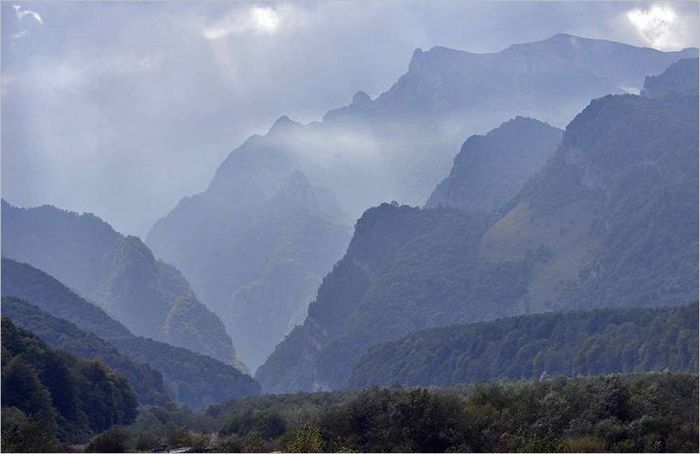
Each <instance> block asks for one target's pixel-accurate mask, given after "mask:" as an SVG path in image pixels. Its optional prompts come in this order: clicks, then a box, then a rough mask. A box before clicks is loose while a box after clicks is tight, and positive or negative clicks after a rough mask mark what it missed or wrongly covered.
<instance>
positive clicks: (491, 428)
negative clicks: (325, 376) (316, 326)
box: [207, 373, 698, 452]
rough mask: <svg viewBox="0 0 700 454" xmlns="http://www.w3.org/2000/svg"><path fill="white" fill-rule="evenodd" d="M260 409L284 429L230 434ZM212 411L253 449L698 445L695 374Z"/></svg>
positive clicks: (318, 399) (290, 399) (238, 405)
mask: <svg viewBox="0 0 700 454" xmlns="http://www.w3.org/2000/svg"><path fill="white" fill-rule="evenodd" d="M255 415H257V417H256V416H255ZM260 415H265V417H269V416H270V415H277V417H279V418H280V419H281V420H282V421H284V427H285V431H284V432H283V433H281V434H279V435H278V436H276V437H272V438H265V437H263V435H262V433H261V432H260V431H259V430H258V429H256V428H254V427H253V425H251V424H248V425H246V424H240V423H238V424H236V425H235V427H236V430H238V431H239V432H237V433H233V434H232V433H231V430H232V427H233V426H232V425H231V424H230V422H231V421H239V422H240V421H256V420H260ZM207 416H208V417H210V418H211V420H210V421H211V422H210V427H212V428H215V427H220V429H219V434H218V437H217V438H218V439H220V441H219V443H220V444H219V445H218V446H221V447H223V446H224V443H230V444H231V446H232V448H233V450H235V451H238V450H241V449H242V450H244V451H246V452H248V451H252V452H257V451H259V450H262V449H265V450H268V451H273V450H282V451H286V452H610V451H612V452H620V451H622V452H630V451H631V452H649V451H672V452H696V451H697V449H698V377H697V375H688V374H674V373H646V374H634V375H608V376H594V377H583V378H557V379H552V380H540V381H519V382H495V383H480V384H472V385H460V386H457V387H452V388H442V389H430V390H428V389H402V388H400V387H392V388H384V389H380V388H371V389H367V390H364V391H357V392H347V391H345V392H334V393H312V394H303V393H299V394H289V395H276V396H256V397H249V398H246V399H243V400H241V401H233V402H229V403H226V404H224V405H219V406H215V407H211V408H210V409H209V410H208V411H207ZM225 440H227V441H225Z"/></svg>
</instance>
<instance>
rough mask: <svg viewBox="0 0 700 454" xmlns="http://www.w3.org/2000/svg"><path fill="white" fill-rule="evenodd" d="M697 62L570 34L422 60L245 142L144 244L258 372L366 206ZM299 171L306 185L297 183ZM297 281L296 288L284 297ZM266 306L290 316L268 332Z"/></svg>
mask: <svg viewBox="0 0 700 454" xmlns="http://www.w3.org/2000/svg"><path fill="white" fill-rule="evenodd" d="M696 55H697V50H696V49H687V50H684V51H681V52H660V51H657V50H653V49H646V48H637V47H633V46H628V45H624V44H619V43H614V42H610V41H601V40H591V39H584V38H578V37H574V36H569V35H555V36H553V37H552V38H550V39H547V40H545V41H541V42H536V43H528V44H522V45H515V46H511V47H509V48H508V49H505V50H503V51H501V52H496V53H491V54H474V53H470V52H465V51H459V50H453V49H446V48H442V47H436V48H433V49H431V50H428V51H425V52H424V51H421V50H416V51H415V52H414V54H413V57H412V59H411V61H410V63H409V65H408V70H407V72H406V74H404V75H403V76H401V78H400V79H399V80H398V81H397V82H396V83H395V84H394V85H393V86H392V87H391V88H390V89H389V90H387V91H386V92H385V93H382V94H381V95H380V96H378V97H377V98H376V99H371V98H370V97H369V96H367V95H366V94H364V93H362V92H359V93H357V94H356V95H355V96H354V97H353V100H352V103H351V104H350V105H348V106H345V107H341V108H339V109H334V110H331V111H329V112H328V113H327V114H326V115H325V117H324V119H323V121H322V122H313V123H310V124H308V125H301V124H299V123H296V122H294V121H292V120H290V119H289V118H288V117H282V118H280V119H279V120H278V121H277V122H276V123H275V124H274V125H273V126H272V128H271V129H270V131H269V132H268V133H267V134H266V135H264V136H253V137H251V138H249V139H248V140H247V141H246V142H245V143H244V144H243V145H241V146H240V147H239V148H237V149H236V150H234V151H233V152H232V153H231V154H230V155H229V156H228V157H227V159H226V160H225V161H224V162H223V163H222V164H221V166H220V167H219V169H218V170H217V172H216V175H215V177H214V179H213V180H212V182H211V184H210V185H209V187H208V188H207V189H206V190H205V191H204V192H202V193H201V194H197V195H194V196H192V197H187V198H184V199H183V200H181V201H180V203H178V205H177V206H176V207H175V208H174V209H173V210H172V211H171V212H170V213H168V214H167V215H166V216H164V217H163V218H162V219H160V220H159V221H158V222H157V223H156V224H155V225H154V227H153V228H152V230H151V232H150V233H149V235H148V237H147V239H146V242H147V244H148V245H149V246H150V247H151V249H152V250H153V251H154V253H155V254H156V256H158V257H160V258H162V259H163V260H165V261H167V262H169V263H172V264H174V265H175V266H177V267H178V268H179V269H180V270H182V272H183V273H184V274H185V276H187V278H188V280H189V281H190V282H191V283H192V285H193V288H194V290H195V291H196V293H197V294H198V295H200V296H202V298H203V300H204V301H205V302H206V303H207V304H208V305H209V306H210V308H212V309H213V310H214V311H215V312H216V313H217V314H218V315H219V316H221V317H222V319H223V320H224V323H225V324H226V326H227V328H228V329H229V332H230V333H231V336H232V337H233V339H234V343H235V345H236V346H237V348H238V349H239V353H240V355H241V356H242V358H243V359H244V360H245V361H246V362H247V363H249V364H250V365H251V367H252V368H255V366H256V365H257V364H260V363H261V361H262V360H263V358H265V356H266V355H267V354H269V352H270V351H271V346H272V345H274V344H275V343H276V342H278V341H279V340H281V339H282V338H283V337H284V335H285V334H286V333H287V332H288V329H289V328H290V327H291V326H293V325H294V323H296V322H297V321H298V320H299V319H300V318H299V314H302V316H303V314H304V311H305V308H306V306H307V305H308V304H309V302H310V301H311V300H312V299H313V295H314V293H315V290H316V287H317V285H318V283H319V282H320V277H321V276H323V275H324V274H325V273H327V272H328V271H329V270H330V269H331V266H332V264H333V263H335V262H336V261H337V260H338V259H339V258H340V257H341V256H342V254H343V252H344V251H345V248H346V246H347V242H348V240H349V238H350V233H349V232H350V230H351V226H352V224H353V223H354V222H355V220H356V219H357V218H358V217H359V216H360V215H361V214H362V213H363V212H364V210H365V209H366V208H367V207H369V206H373V205H377V204H379V203H381V202H383V201H388V200H398V201H400V202H401V203H409V204H414V205H422V204H423V203H424V202H425V200H426V199H427V198H428V196H429V195H430V193H431V192H432V191H433V190H434V188H435V185H436V184H437V183H438V182H439V181H440V180H441V179H442V178H444V176H445V175H447V174H448V172H449V169H450V164H451V162H452V159H453V157H454V153H455V151H456V150H457V149H458V147H459V145H460V144H461V143H462V142H463V141H464V139H465V137H468V136H470V135H472V134H475V133H482V132H485V131H488V130H490V129H492V128H494V127H496V126H497V125H499V124H501V123H502V122H503V120H504V119H507V118H513V117H515V116H517V115H526V116H529V117H533V118H538V119H540V120H543V121H547V122H549V123H550V124H552V125H555V126H563V125H565V124H567V123H568V122H569V121H570V120H571V118H572V117H573V116H574V115H575V114H576V113H577V112H579V111H580V110H581V109H582V108H583V107H584V106H585V105H586V104H587V103H588V102H589V100H590V99H591V98H594V97H597V96H602V95H604V94H608V93H623V92H625V91H626V90H633V89H635V88H638V87H641V85H642V83H643V81H644V77H645V76H647V75H648V74H653V73H657V72H660V71H662V70H663V68H665V67H666V66H668V65H669V64H670V63H672V62H674V61H677V60H678V59H680V58H683V57H688V56H696ZM297 172H301V173H302V174H303V175H304V176H305V177H306V179H307V180H308V182H309V188H310V189H308V190H307V189H304V188H302V187H297V186H298V185H291V186H290V183H289V179H290V178H291V177H292V175H294V174H295V173H297ZM280 191H281V192H282V193H287V194H289V193H290V191H291V192H293V191H299V192H298V195H297V196H294V197H292V199H293V200H294V202H295V203H296V205H295V207H297V208H296V210H297V211H296V212H291V210H283V212H282V213H279V214H277V215H273V214H271V213H270V211H269V210H266V208H265V206H266V205H269V204H271V203H272V204H274V203H276V202H274V201H275V200H279V199H280V198H281V196H279V195H278V194H279V193H280ZM504 197H505V196H504V195H501V196H499V197H498V200H501V199H502V198H504ZM495 201H496V199H494V201H493V202H492V203H495ZM341 209H342V210H341ZM261 212H266V213H267V214H265V215H260V214H259V213H261ZM261 216H262V217H264V218H265V219H266V220H267V221H266V224H265V225H266V226H270V225H275V226H276V230H275V231H279V232H284V234H283V235H281V236H280V237H279V238H277V237H272V236H267V237H266V240H265V241H264V242H258V241H250V242H249V239H250V238H251V237H252V236H254V234H253V233H250V232H255V231H260V229H261V228H264V227H261V226H262V225H263V224H261V223H260V221H259V218H260V217H261ZM246 232H248V233H246ZM244 238H245V239H244ZM292 238H293V239H294V241H296V242H298V243H300V244H306V252H305V253H304V254H299V253H297V252H293V251H291V252H290V251H289V250H288V247H287V245H288V244H289V242H290V239H292ZM255 245H260V247H259V249H258V248H257V246H255ZM281 251H283V252H281ZM292 275H295V276H300V277H301V281H297V282H299V283H298V284H295V286H294V288H293V289H291V290H290V291H289V292H287V288H288V285H289V283H290V282H291V279H292V277H291V276H292ZM297 279H298V277H294V280H295V281H296V280H297ZM287 293H289V294H288V295H287ZM282 295H286V296H284V297H283V296H282ZM273 300H274V302H270V301H273ZM271 305H276V307H277V309H275V310H274V313H275V314H277V313H279V314H284V315H283V316H280V318H279V320H278V319H275V320H274V321H273V322H272V325H274V326H273V327H271V328H270V329H266V330H265V331H261V330H260V329H258V327H259V326H260V325H261V324H262V323H263V322H264V321H265V320H266V319H267V318H268V317H269V314H270V313H271V312H270V311H271V309H270V308H271Z"/></svg>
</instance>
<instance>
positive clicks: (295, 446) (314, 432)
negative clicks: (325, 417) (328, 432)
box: [284, 425, 324, 452]
mask: <svg viewBox="0 0 700 454" xmlns="http://www.w3.org/2000/svg"><path fill="white" fill-rule="evenodd" d="M284 450H285V451H286V452H324V450H323V438H322V437H321V431H319V429H318V427H314V426H308V425H307V426H303V427H302V428H300V429H298V430H297V431H296V432H295V433H294V435H292V439H291V440H290V441H289V442H288V443H287V444H286V445H285V449H284Z"/></svg>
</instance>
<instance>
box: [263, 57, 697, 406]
mask: <svg viewBox="0 0 700 454" xmlns="http://www.w3.org/2000/svg"><path fill="white" fill-rule="evenodd" d="M697 64H698V63H697V59H695V60H691V61H690V62H687V61H681V62H679V63H676V64H674V65H671V67H670V68H669V69H667V70H666V71H665V72H663V74H661V75H659V76H656V77H654V78H650V79H648V81H653V82H649V84H650V86H649V87H647V88H646V89H645V90H644V95H643V96H639V95H630V94H626V95H607V96H604V97H602V98H598V99H594V100H593V101H592V102H591V103H590V104H589V105H588V106H587V107H586V108H585V109H584V110H583V111H582V112H581V113H579V114H578V115H577V116H576V117H575V118H574V120H573V121H571V123H569V125H568V126H567V127H566V131H565V133H564V135H563V138H562V141H561V144H560V145H559V146H558V148H557V149H556V151H555V152H554V154H553V155H552V156H551V157H550V158H549V159H548V160H547V162H546V163H545V164H544V166H543V168H542V169H541V170H540V171H539V172H537V173H535V174H534V175H533V176H532V177H531V178H530V179H529V180H528V181H527V183H526V184H525V185H524V187H523V188H522V189H521V190H520V191H519V192H518V193H517V194H516V195H515V196H513V197H512V198H511V200H510V201H509V202H507V203H505V204H504V205H503V206H501V207H496V209H495V211H494V212H493V213H491V214H490V215H477V214H475V213H470V212H468V211H464V210H461V209H453V208H435V209H419V208H412V207H408V206H399V205H398V204H383V205H381V206H379V207H376V208H372V209H370V210H368V211H367V212H365V214H364V215H363V216H362V218H361V219H360V220H359V221H358V223H357V225H356V228H355V234H354V236H353V239H352V240H351V242H350V246H349V247H348V250H347V252H346V254H345V256H344V257H343V259H342V260H341V261H340V262H338V264H337V265H336V266H335V267H334V268H333V271H332V272H331V273H330V274H329V275H328V276H327V277H326V278H325V279H324V281H323V283H322V285H321V287H320V288H319V291H318V296H317V298H316V300H315V301H314V302H313V303H312V304H311V306H310V307H309V313H308V316H307V319H306V320H305V322H304V324H303V325H302V326H300V327H297V328H295V330H293V331H292V332H291V333H290V334H289V335H288V336H287V338H286V339H285V340H284V341H283V342H282V343H280V345H278V346H277V347H276V349H275V352H274V353H273V354H272V355H271V356H270V358H269V359H268V361H267V362H266V363H265V364H264V365H263V366H262V367H260V368H259V369H258V371H257V373H256V375H255V376H256V379H257V380H258V381H259V382H260V383H261V384H262V385H263V389H265V390H266V391H270V392H287V391H294V390H314V389H336V388H341V387H343V386H345V385H346V383H347V381H348V379H349V378H350V375H351V372H352V369H353V367H354V366H355V364H356V363H357V361H358V360H359V359H360V358H361V356H362V355H363V354H364V353H365V352H366V351H367V349H368V348H369V347H371V346H373V345H377V344H380V343H382V342H385V341H390V340H394V339H399V338H401V337H403V336H405V335H407V334H409V333H411V332H415V331H418V330H421V329H425V328H430V327H438V326H445V325H451V324H454V323H470V322H476V321H483V320H491V319H496V318H500V317H504V316H512V315H518V314H528V313H537V312H544V311H554V310H572V309H592V308H597V307H655V306H667V305H682V304H687V303H688V302H689V301H695V300H697V298H698V290H697V274H698V253H697V251H698V237H697V231H698V221H697V219H698V194H697V187H698V173H697V165H698V95H697V93H698V89H697ZM693 68H694V70H693ZM693 84H694V87H695V88H694V90H690V91H689V90H688V89H687V88H688V85H690V86H693ZM651 85H655V86H663V87H666V88H665V89H664V90H658V91H656V93H655V92H654V89H653V88H652V86H651ZM533 125H536V123H535V124H533ZM487 137H488V135H487ZM493 137H497V135H496V134H493ZM523 137H525V136H524V135H523ZM505 139H506V138H505V137H504V141H506V140H505ZM472 140H475V139H472ZM506 143H507V141H506ZM490 146H491V147H492V149H493V150H494V152H497V153H498V152H500V151H499V150H502V149H506V150H511V152H512V153H514V154H517V153H518V152H519V150H518V147H507V146H505V145H504V146H496V145H495V144H494V143H491V144H490ZM460 164H461V160H460V159H459V158H458V159H457V160H456V161H455V166H458V165H460ZM472 165H473V166H475V167H476V168H475V169H474V173H478V172H479V170H478V163H473V164H472ZM485 165H488V161H486V162H485ZM460 174H461V173H460V172H459V171H458V170H455V171H453V172H452V174H451V175H454V176H456V177H457V178H458V177H459V175H460ZM462 184H464V185H466V184H468V183H467V182H462ZM493 184H494V185H498V184H499V181H497V180H493Z"/></svg>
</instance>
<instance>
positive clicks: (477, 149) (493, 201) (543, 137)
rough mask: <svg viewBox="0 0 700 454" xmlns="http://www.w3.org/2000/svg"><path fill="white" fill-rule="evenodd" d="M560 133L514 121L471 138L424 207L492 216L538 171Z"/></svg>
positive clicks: (527, 121) (526, 121) (525, 120)
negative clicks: (451, 208)
mask: <svg viewBox="0 0 700 454" xmlns="http://www.w3.org/2000/svg"><path fill="white" fill-rule="evenodd" d="M562 133H563V131H562V130H560V129H557V128H553V127H551V126H549V125H547V124H546V123H542V122H540V121H538V120H533V119H530V118H524V117H516V118H514V119H512V120H510V121H508V122H506V123H503V124H502V125H501V126H499V127H498V128H496V129H494V130H492V131H490V132H489V133H488V134H486V135H484V136H478V135H477V136H471V137H470V138H469V139H467V141H466V142H464V144H463V145H462V149H461V150H460V152H459V154H458V155H457V157H455V160H454V164H453V165H452V170H451V171H450V174H449V176H448V177H447V178H445V179H444V180H442V182H440V184H438V185H437V187H436V188H435V191H433V193H432V194H431V195H430V198H429V199H428V202H427V203H426V205H425V206H426V207H427V208H434V207H439V206H443V207H453V208H460V209H463V210H466V211H467V212H469V213H472V214H477V215H485V214H489V213H491V212H493V211H494V210H496V209H497V208H499V207H501V206H502V205H504V204H505V203H506V202H508V201H510V199H511V198H513V197H514V196H515V195H516V194H517V193H518V192H519V191H520V190H522V188H523V187H524V186H525V183H526V182H527V180H528V179H529V178H530V177H531V176H532V175H534V174H535V173H536V172H537V171H538V170H540V169H541V168H542V166H543V165H544V163H545V161H546V160H547V159H548V158H550V157H551V156H552V155H553V154H554V151H555V150H556V148H557V146H558V145H559V142H561V137H562Z"/></svg>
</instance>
